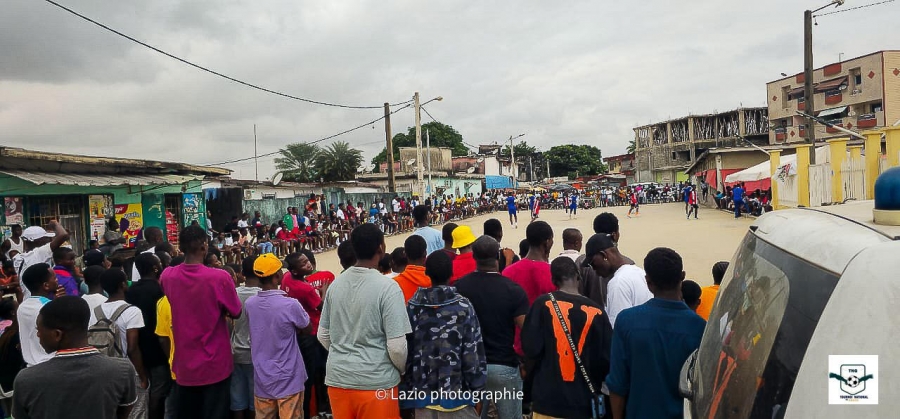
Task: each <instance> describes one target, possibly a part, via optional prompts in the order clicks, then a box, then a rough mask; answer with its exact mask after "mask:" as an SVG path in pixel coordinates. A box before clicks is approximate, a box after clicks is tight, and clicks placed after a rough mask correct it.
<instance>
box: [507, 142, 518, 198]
mask: <svg viewBox="0 0 900 419" xmlns="http://www.w3.org/2000/svg"><path fill="white" fill-rule="evenodd" d="M509 171H510V172H512V175H513V187H514V188H515V187H518V186H519V176H518V174H517V173H516V172H517V170H516V150H515V147H513V137H512V135H510V136H509Z"/></svg>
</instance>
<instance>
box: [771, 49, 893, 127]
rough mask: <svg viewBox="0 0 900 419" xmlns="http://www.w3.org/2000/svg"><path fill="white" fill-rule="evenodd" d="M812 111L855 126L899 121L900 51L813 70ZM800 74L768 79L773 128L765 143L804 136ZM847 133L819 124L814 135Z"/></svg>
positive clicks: (829, 118)
mask: <svg viewBox="0 0 900 419" xmlns="http://www.w3.org/2000/svg"><path fill="white" fill-rule="evenodd" d="M813 82H814V85H813V91H814V95H815V97H814V99H815V100H814V102H815V107H816V109H815V110H814V112H815V115H816V116H819V117H821V118H823V119H825V120H828V121H830V122H832V123H834V124H837V125H841V126H843V127H844V128H847V129H850V130H853V131H859V130H870V129H877V128H881V127H885V126H891V125H893V124H895V123H896V122H898V121H900V51H879V52H875V53H872V54H868V55H864V56H862V57H857V58H853V59H849V60H845V61H842V62H838V63H834V64H829V65H826V66H825V67H821V68H817V69H815V70H814V71H813ZM803 84H804V74H803V73H800V74H797V75H794V76H790V77H786V78H783V79H779V80H775V81H772V82H769V83H767V84H766V91H767V98H768V109H769V119H770V120H771V126H772V130H771V132H770V133H769V144H784V143H794V142H802V141H805V140H806V126H805V124H806V119H805V118H803V117H801V116H800V115H797V111H798V110H799V111H804V112H807V110H806V107H805V105H804V103H805V100H804V92H803ZM842 136H846V135H845V134H842V133H840V132H839V131H838V130H836V129H833V128H827V127H826V126H824V125H821V124H817V126H816V140H817V141H822V140H827V139H830V138H837V137H842Z"/></svg>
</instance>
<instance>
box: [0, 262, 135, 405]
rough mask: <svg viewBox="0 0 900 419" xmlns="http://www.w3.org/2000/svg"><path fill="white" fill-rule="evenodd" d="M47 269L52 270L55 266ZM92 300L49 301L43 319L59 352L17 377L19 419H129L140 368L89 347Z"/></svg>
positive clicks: (45, 340) (47, 343)
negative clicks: (89, 302) (136, 368)
mask: <svg viewBox="0 0 900 419" xmlns="http://www.w3.org/2000/svg"><path fill="white" fill-rule="evenodd" d="M47 271H48V272H49V266H48V269H47ZM90 317H91V315H90V309H89V308H88V305H87V302H85V301H84V300H82V299H81V298H78V297H73V296H62V297H59V298H57V299H56V300H54V301H51V302H49V303H47V304H46V305H44V306H43V307H42V308H41V309H40V314H39V315H38V318H37V328H38V330H39V331H40V335H41V339H40V344H41V346H42V347H43V350H44V351H45V352H48V353H53V354H56V355H55V356H54V357H53V358H52V359H50V360H48V361H47V362H44V363H42V364H41V365H35V366H33V367H31V368H26V369H24V370H22V372H20V373H19V375H18V376H17V377H16V382H15V385H14V388H15V390H16V391H15V395H14V396H13V408H12V416H13V417H16V418H74V417H78V418H91V419H121V418H124V417H127V416H128V414H129V412H130V411H131V406H132V405H133V404H134V403H135V397H136V393H135V382H134V373H135V372H134V368H133V367H132V366H131V364H130V363H129V362H128V361H126V360H124V359H119V358H110V357H107V356H103V355H101V354H100V353H99V351H97V350H96V349H94V348H92V347H91V346H89V345H88V342H87V329H88V322H89V321H90Z"/></svg>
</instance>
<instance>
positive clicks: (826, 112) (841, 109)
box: [816, 106, 847, 118]
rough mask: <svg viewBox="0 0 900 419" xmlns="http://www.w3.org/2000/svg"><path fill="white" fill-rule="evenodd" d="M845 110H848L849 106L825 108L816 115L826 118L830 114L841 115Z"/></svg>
mask: <svg viewBox="0 0 900 419" xmlns="http://www.w3.org/2000/svg"><path fill="white" fill-rule="evenodd" d="M844 112H847V106H840V107H837V108H831V109H825V110H824V111H822V112H819V114H818V115H816V116H818V117H819V118H825V117H828V116H834V115H840V114H842V113H844Z"/></svg>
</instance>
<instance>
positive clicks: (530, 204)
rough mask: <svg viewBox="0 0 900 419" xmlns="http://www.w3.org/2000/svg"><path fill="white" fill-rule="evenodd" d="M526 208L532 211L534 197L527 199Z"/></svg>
mask: <svg viewBox="0 0 900 419" xmlns="http://www.w3.org/2000/svg"><path fill="white" fill-rule="evenodd" d="M528 208H531V209H534V195H531V196H530V197H529V198H528Z"/></svg>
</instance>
